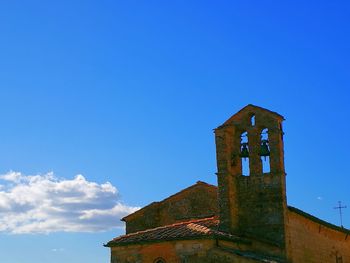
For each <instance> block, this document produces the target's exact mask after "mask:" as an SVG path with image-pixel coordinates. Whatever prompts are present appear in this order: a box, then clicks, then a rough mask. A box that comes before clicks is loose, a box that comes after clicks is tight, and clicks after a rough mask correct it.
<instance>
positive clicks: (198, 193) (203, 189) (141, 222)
mask: <svg viewBox="0 0 350 263" xmlns="http://www.w3.org/2000/svg"><path fill="white" fill-rule="evenodd" d="M217 214H218V201H217V187H216V186H213V185H209V184H206V183H203V182H198V183H196V184H195V185H193V186H191V187H189V188H186V189H184V190H183V191H181V192H179V193H177V194H175V195H173V196H171V197H169V198H167V199H165V200H163V201H161V202H157V203H152V204H151V205H149V206H147V207H144V208H143V209H141V210H139V211H137V212H135V213H134V214H132V215H130V216H128V217H126V218H125V221H126V233H127V234H128V233H133V232H136V231H141V230H145V229H149V228H155V227H158V226H164V225H170V224H173V223H176V222H181V221H186V220H191V219H195V218H205V217H211V216H213V215H217Z"/></svg>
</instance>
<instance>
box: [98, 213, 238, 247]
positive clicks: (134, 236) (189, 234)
mask: <svg viewBox="0 0 350 263" xmlns="http://www.w3.org/2000/svg"><path fill="white" fill-rule="evenodd" d="M218 225H219V220H218V219H217V218H216V217H210V218H204V219H196V220H191V221H186V222H180V223H175V224H172V225H167V226H161V227H157V228H152V229H147V230H144V231H139V232H135V233H130V234H127V235H123V236H119V237H117V238H114V239H113V240H111V241H109V242H108V243H107V244H106V245H105V246H107V247H112V246H120V245H126V244H130V243H140V242H142V243H143V242H156V241H164V240H174V239H189V238H190V239H192V238H205V237H213V236H220V237H225V238H229V239H232V240H234V239H236V240H238V239H240V238H238V237H236V236H233V235H230V234H228V233H224V232H221V231H219V230H218Z"/></svg>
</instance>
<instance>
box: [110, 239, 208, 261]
mask: <svg viewBox="0 0 350 263" xmlns="http://www.w3.org/2000/svg"><path fill="white" fill-rule="evenodd" d="M213 246H214V241H213V240H190V241H164V242H161V243H153V244H145V245H128V246H119V247H112V248H111V252H112V253H111V263H153V262H155V260H156V259H157V258H163V259H164V260H165V261H166V262H167V263H185V262H189V263H192V262H193V263H196V262H198V263H199V262H203V263H205V262H210V261H206V259H207V257H208V254H207V253H208V251H209V250H210V249H211V248H212V247H213Z"/></svg>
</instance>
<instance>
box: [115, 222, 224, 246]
mask: <svg viewBox="0 0 350 263" xmlns="http://www.w3.org/2000/svg"><path fill="white" fill-rule="evenodd" d="M213 219H218V217H217V216H212V217H207V218H201V219H192V220H189V221H182V222H177V223H173V224H170V225H165V226H158V227H154V228H149V229H145V230H141V231H137V232H133V233H130V234H126V235H122V236H119V237H117V238H114V239H113V241H114V240H118V239H120V238H125V237H131V236H134V235H138V234H144V233H148V232H151V231H155V230H160V229H164V228H168V227H175V226H181V225H186V224H193V223H198V222H205V221H210V220H213Z"/></svg>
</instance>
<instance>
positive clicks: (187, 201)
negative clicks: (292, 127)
mask: <svg viewBox="0 0 350 263" xmlns="http://www.w3.org/2000/svg"><path fill="white" fill-rule="evenodd" d="M283 120H284V118H283V116H281V115H280V114H278V113H276V112H273V111H270V110H267V109H264V108H261V107H258V106H254V105H251V104H249V105H247V106H246V107H244V108H243V109H241V110H240V111H239V112H237V113H236V114H234V115H233V116H232V117H231V118H229V119H228V120H227V121H225V122H224V123H223V124H222V125H220V126H219V127H218V128H216V129H215V142H216V158H217V173H216V175H217V180H218V186H214V185H210V184H207V183H204V182H197V183H196V184H194V185H192V186H190V187H188V188H186V189H184V190H182V191H180V192H178V193H176V194H174V195H172V196H170V197H168V198H166V199H164V200H163V201H160V202H153V203H151V204H149V205H148V206H146V207H143V208H142V209H140V210H138V211H136V212H134V213H132V214H130V215H128V216H126V217H124V218H123V219H122V220H123V221H125V223H126V234H125V235H122V236H119V237H116V238H114V239H113V240H111V241H109V242H108V243H107V244H106V245H105V246H106V247H109V248H110V251H111V263H209V262H212V263H215V262H218V263H221V262H222V263H231V262H232V263H253V262H275V263H277V262H293V263H350V237H349V235H350V230H348V229H345V228H343V227H338V226H335V225H333V224H330V223H327V222H325V221H323V220H321V219H318V218H316V217H314V216H312V215H310V214H308V213H306V212H303V211H301V210H299V209H297V208H295V207H291V206H288V204H287V198H286V173H285V169H284V148H283V136H284V133H283V129H282V122H283Z"/></svg>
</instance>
